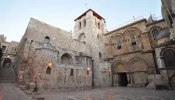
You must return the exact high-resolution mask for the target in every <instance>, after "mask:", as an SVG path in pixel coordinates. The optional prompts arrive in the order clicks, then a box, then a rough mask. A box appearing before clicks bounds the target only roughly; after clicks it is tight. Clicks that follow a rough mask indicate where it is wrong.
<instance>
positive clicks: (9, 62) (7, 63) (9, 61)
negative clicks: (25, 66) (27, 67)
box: [3, 58, 11, 67]
mask: <svg viewBox="0 0 175 100" xmlns="http://www.w3.org/2000/svg"><path fill="white" fill-rule="evenodd" d="M10 65H11V59H10V58H5V59H4V62H3V67H10Z"/></svg>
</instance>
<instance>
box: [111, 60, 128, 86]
mask: <svg viewBox="0 0 175 100" xmlns="http://www.w3.org/2000/svg"><path fill="white" fill-rule="evenodd" d="M113 85H114V86H127V85H128V68H127V65H126V64H125V63H124V62H118V63H116V64H115V65H114V67H113Z"/></svg>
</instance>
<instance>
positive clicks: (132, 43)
mask: <svg viewBox="0 0 175 100" xmlns="http://www.w3.org/2000/svg"><path fill="white" fill-rule="evenodd" d="M130 38H131V45H136V38H135V36H133V35H132V36H131V37H130Z"/></svg>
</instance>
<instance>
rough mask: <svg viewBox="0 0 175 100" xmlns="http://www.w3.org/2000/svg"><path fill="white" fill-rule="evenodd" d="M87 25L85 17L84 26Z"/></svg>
mask: <svg viewBox="0 0 175 100" xmlns="http://www.w3.org/2000/svg"><path fill="white" fill-rule="evenodd" d="M85 26H86V20H85V19H84V27H85Z"/></svg>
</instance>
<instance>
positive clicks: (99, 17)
mask: <svg viewBox="0 0 175 100" xmlns="http://www.w3.org/2000/svg"><path fill="white" fill-rule="evenodd" d="M89 11H92V12H93V15H94V16H96V17H97V18H98V19H104V18H103V17H101V16H100V15H99V14H98V13H96V12H95V11H93V10H92V9H89V10H87V11H86V12H84V13H83V14H82V15H80V16H79V17H77V18H76V19H75V20H74V21H76V20H78V19H81V17H83V16H85V15H86V13H87V12H89Z"/></svg>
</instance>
